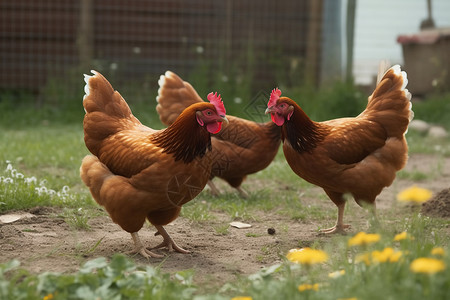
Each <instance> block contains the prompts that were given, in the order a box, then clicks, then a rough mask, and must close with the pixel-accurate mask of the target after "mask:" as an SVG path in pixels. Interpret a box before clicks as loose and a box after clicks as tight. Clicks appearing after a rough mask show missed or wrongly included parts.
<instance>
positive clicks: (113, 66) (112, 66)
mask: <svg viewBox="0 0 450 300" xmlns="http://www.w3.org/2000/svg"><path fill="white" fill-rule="evenodd" d="M109 68H110V69H111V70H112V71H115V70H117V63H115V62H113V63H111V64H110V65H109Z"/></svg>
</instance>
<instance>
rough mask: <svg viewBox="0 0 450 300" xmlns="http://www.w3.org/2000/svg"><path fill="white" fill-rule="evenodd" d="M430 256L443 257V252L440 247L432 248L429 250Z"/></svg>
mask: <svg viewBox="0 0 450 300" xmlns="http://www.w3.org/2000/svg"><path fill="white" fill-rule="evenodd" d="M431 254H432V255H436V256H445V250H444V248H442V247H434V248H433V249H432V250H431Z"/></svg>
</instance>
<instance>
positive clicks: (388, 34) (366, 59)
mask: <svg viewBox="0 0 450 300" xmlns="http://www.w3.org/2000/svg"><path fill="white" fill-rule="evenodd" d="M343 2H344V3H345V2H346V1H343ZM344 5H346V4H344ZM356 5H357V6H356V20H355V41H354V57H353V75H354V77H355V81H356V83H358V84H371V83H372V80H373V76H376V73H377V71H378V63H379V61H380V60H383V59H388V60H390V61H391V63H399V64H402V63H403V57H402V49H401V45H400V44H398V43H397V36H398V35H400V34H406V33H414V32H417V31H418V30H419V26H420V23H421V21H422V20H424V19H426V18H427V7H426V0H376V1H372V0H359V1H357V4H356ZM432 8H433V19H434V22H435V25H436V26H437V27H450V0H433V1H432ZM449 55H450V54H449Z"/></svg>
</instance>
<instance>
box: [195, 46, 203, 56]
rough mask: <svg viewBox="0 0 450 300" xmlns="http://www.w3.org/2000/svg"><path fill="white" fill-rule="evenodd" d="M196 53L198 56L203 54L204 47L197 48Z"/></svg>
mask: <svg viewBox="0 0 450 300" xmlns="http://www.w3.org/2000/svg"><path fill="white" fill-rule="evenodd" d="M195 51H196V52H197V53H198V54H202V53H203V51H204V49H203V47H202V46H197V48H195Z"/></svg>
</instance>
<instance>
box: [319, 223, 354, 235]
mask: <svg viewBox="0 0 450 300" xmlns="http://www.w3.org/2000/svg"><path fill="white" fill-rule="evenodd" d="M350 227H351V226H350V225H349V224H340V225H338V224H336V225H335V226H333V227H331V228H326V229H320V230H319V232H320V233H323V234H331V233H342V234H345V233H346V232H345V229H348V228H350Z"/></svg>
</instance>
